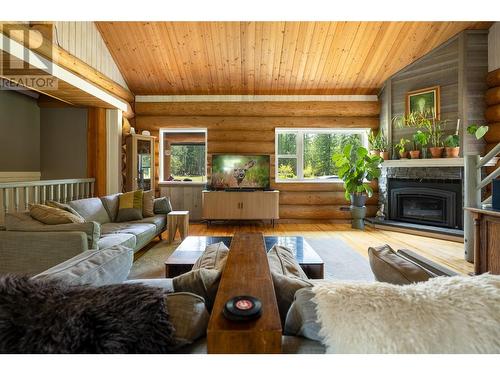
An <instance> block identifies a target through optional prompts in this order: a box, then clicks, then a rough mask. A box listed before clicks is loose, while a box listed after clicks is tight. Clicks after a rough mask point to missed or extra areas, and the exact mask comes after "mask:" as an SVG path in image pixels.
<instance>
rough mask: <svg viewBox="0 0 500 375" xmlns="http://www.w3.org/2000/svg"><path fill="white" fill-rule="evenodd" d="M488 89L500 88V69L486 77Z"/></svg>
mask: <svg viewBox="0 0 500 375" xmlns="http://www.w3.org/2000/svg"><path fill="white" fill-rule="evenodd" d="M486 83H487V84H488V87H496V86H500V68H498V69H496V70H493V71H491V72H489V73H488V75H487V76H486Z"/></svg>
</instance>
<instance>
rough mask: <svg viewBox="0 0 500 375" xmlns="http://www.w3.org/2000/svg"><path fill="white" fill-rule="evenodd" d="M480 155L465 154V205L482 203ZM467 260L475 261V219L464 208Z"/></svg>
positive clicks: (475, 206)
mask: <svg viewBox="0 0 500 375" xmlns="http://www.w3.org/2000/svg"><path fill="white" fill-rule="evenodd" d="M479 161H480V158H479V155H465V159H464V189H465V191H464V207H474V208H478V207H479V206H480V204H481V189H479V184H480V183H481V167H480V166H479ZM464 247H465V260H466V261H467V262H474V220H473V219H472V214H471V213H470V212H469V211H466V210H464Z"/></svg>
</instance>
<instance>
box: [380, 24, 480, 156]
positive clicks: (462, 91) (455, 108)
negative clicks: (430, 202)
mask: <svg viewBox="0 0 500 375" xmlns="http://www.w3.org/2000/svg"><path fill="white" fill-rule="evenodd" d="M487 71H488V32H487V30H466V31H463V32H462V33H460V34H459V35H457V36H455V37H454V38H452V39H450V40H449V41H448V42H446V43H444V44H443V45H441V46H439V47H438V48H436V49H434V50H432V51H431V52H429V53H428V54H427V55H425V56H424V57H422V58H421V59H419V60H417V61H416V62H414V63H413V64H411V65H409V66H407V67H406V68H404V69H402V70H401V71H399V72H398V73H396V74H395V75H393V76H392V77H391V78H389V79H388V80H387V81H386V82H385V86H384V88H383V90H382V91H381V92H380V93H379V99H380V105H381V108H382V110H381V114H382V116H381V118H380V125H381V128H382V129H384V131H385V132H386V133H387V134H389V136H390V137H391V139H392V143H393V144H394V143H398V142H399V140H400V139H401V138H403V137H404V138H407V139H410V140H411V139H412V136H413V133H414V131H415V129H412V128H396V127H394V126H392V124H391V120H392V118H393V117H394V116H396V115H402V114H404V113H405V110H406V93H407V92H408V91H413V90H418V89H422V88H426V87H432V86H440V91H441V108H440V115H441V119H445V120H448V122H447V124H446V126H445V135H444V137H443V140H444V138H445V137H446V136H447V135H448V134H452V133H454V132H455V129H456V125H457V119H460V123H461V128H460V135H461V137H460V139H461V142H462V145H461V150H460V151H461V153H462V154H465V153H467V152H476V151H478V152H482V151H483V148H484V146H483V142H482V141H477V140H476V139H475V138H474V137H472V136H470V135H469V134H467V132H466V131H464V128H465V127H466V126H468V125H469V124H471V123H483V122H484V109H485V103H484V93H485V91H486V83H485V79H484V77H485V75H486V73H487Z"/></svg>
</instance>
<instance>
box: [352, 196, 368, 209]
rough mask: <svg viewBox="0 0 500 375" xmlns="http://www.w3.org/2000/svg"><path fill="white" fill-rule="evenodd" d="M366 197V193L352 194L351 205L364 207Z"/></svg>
mask: <svg viewBox="0 0 500 375" xmlns="http://www.w3.org/2000/svg"><path fill="white" fill-rule="evenodd" d="M366 198H367V197H366V194H351V205H352V206H354V207H364V206H365V203H366Z"/></svg>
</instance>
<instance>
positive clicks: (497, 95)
mask: <svg viewBox="0 0 500 375" xmlns="http://www.w3.org/2000/svg"><path fill="white" fill-rule="evenodd" d="M485 100H486V104H488V105H495V104H500V86H497V87H492V88H491V89H489V90H488V91H486V95H485Z"/></svg>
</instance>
